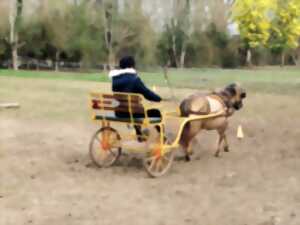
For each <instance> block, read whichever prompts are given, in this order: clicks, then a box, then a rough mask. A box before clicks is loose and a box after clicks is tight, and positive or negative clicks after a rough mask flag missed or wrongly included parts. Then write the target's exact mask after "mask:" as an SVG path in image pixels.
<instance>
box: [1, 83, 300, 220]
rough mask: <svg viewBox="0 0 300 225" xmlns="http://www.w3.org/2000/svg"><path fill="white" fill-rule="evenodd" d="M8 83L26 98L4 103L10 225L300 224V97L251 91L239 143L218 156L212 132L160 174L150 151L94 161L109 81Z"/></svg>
mask: <svg viewBox="0 0 300 225" xmlns="http://www.w3.org/2000/svg"><path fill="white" fill-rule="evenodd" d="M0 81H1V80H0ZM6 83H7V90H8V89H13V90H14V93H9V91H7V92H3V93H2V96H6V99H9V100H10V99H11V100H17V101H19V102H20V103H21V105H22V107H21V108H20V109H19V110H1V111H0V224H1V225H21V224H36V225H54V224H55V225H77V224H78V225H95V224H101V225H116V224H122V225H127V224H128V225H132V224H138V225H177V224H178V225H183V224H191V225H299V224H300V188H299V187H300V141H299V137H300V119H299V115H300V107H299V105H297V104H296V103H297V102H298V104H299V96H289V95H279V94H267V93H264V94H262V93H248V96H249V97H248V99H247V101H246V102H245V108H244V109H243V110H242V111H241V112H238V113H237V114H236V115H235V116H234V117H233V118H232V119H231V125H230V128H229V131H228V137H229V140H230V147H231V149H230V150H231V152H229V153H222V155H221V157H220V158H215V157H214V156H213V153H214V150H215V147H216V137H217V136H216V134H215V133H214V132H211V133H207V132H205V133H202V134H201V135H199V136H198V137H197V141H196V142H195V143H194V148H193V149H194V151H195V154H194V156H193V160H192V161H191V162H189V163H187V162H184V161H183V160H181V159H180V157H177V158H176V161H175V162H174V164H173V166H172V168H171V170H170V171H169V172H168V174H167V175H165V176H164V177H161V178H159V179H151V178H148V176H147V174H146V172H145V171H144V169H143V168H142V165H141V161H140V159H139V158H140V156H122V158H121V163H120V165H118V166H115V167H112V168H108V169H99V168H96V167H95V166H93V165H92V164H91V161H90V159H89V156H88V144H89V140H90V138H91V136H92V134H93V132H95V131H96V130H97V128H98V126H97V125H95V124H93V123H92V122H91V121H90V120H89V113H88V110H87V97H86V94H87V93H88V91H89V90H90V89H93V88H97V89H99V90H100V89H101V90H106V89H107V88H108V86H107V85H105V84H101V85H100V84H95V83H89V82H69V83H68V87H69V88H68V89H64V86H63V84H59V85H57V84H56V83H55V82H54V81H47V82H45V81H42V80H40V81H34V82H33V81H31V80H28V79H27V80H25V79H24V80H20V79H11V80H9V81H7V80H6ZM29 86H30V88H28V87H29ZM26 87H27V88H26ZM161 92H167V90H163V89H162V90H161ZM193 92H194V90H183V89H182V90H178V91H176V93H177V94H178V95H179V96H181V97H183V96H185V95H187V94H189V93H193ZM37 93H38V94H37ZM50 93H51V95H50ZM72 95H74V96H72ZM50 96H52V97H50ZM62 112H65V113H64V114H62ZM239 124H242V125H243V128H244V132H245V138H244V139H243V140H242V141H239V140H237V139H236V128H237V126H238V125H239ZM177 154H178V156H180V151H179V150H178V153H177Z"/></svg>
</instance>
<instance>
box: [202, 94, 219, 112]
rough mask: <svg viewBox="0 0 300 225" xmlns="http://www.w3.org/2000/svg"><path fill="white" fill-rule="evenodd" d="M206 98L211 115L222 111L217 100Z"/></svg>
mask: <svg viewBox="0 0 300 225" xmlns="http://www.w3.org/2000/svg"><path fill="white" fill-rule="evenodd" d="M206 98H207V101H208V104H209V107H210V112H211V113H216V112H219V111H221V110H223V105H222V103H221V102H219V101H218V100H217V99H214V98H211V97H209V96H207V97H206Z"/></svg>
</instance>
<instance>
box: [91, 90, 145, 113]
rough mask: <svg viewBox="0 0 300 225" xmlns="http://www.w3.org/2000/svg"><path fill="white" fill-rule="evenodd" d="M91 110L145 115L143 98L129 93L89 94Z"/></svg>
mask: <svg viewBox="0 0 300 225" xmlns="http://www.w3.org/2000/svg"><path fill="white" fill-rule="evenodd" d="M90 96H91V108H92V109H93V110H97V111H102V112H115V113H118V112H120V113H123V114H126V113H127V114H128V116H129V117H131V116H134V114H140V115H145V109H144V106H143V100H144V98H143V96H141V95H138V94H131V93H110V94H109V93H91V94H90Z"/></svg>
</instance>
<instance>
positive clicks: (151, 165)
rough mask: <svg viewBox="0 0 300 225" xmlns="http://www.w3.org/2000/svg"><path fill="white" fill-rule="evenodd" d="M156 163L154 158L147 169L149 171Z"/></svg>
mask: <svg viewBox="0 0 300 225" xmlns="http://www.w3.org/2000/svg"><path fill="white" fill-rule="evenodd" d="M155 164H156V159H155V158H154V159H153V160H152V161H151V164H150V166H149V170H150V171H151V170H152V169H153V167H154V166H155Z"/></svg>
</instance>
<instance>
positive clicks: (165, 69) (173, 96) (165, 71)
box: [163, 64, 179, 105]
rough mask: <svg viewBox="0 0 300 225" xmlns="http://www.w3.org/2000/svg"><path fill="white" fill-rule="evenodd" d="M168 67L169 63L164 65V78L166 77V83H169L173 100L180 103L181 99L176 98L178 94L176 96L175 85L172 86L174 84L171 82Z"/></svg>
mask: <svg viewBox="0 0 300 225" xmlns="http://www.w3.org/2000/svg"><path fill="white" fill-rule="evenodd" d="M168 67H169V64H167V65H166V66H165V67H164V73H163V74H164V79H165V82H166V84H167V87H168V88H169V90H170V93H171V99H172V101H173V102H174V103H175V104H176V105H178V103H179V100H178V99H177V98H176V96H175V93H174V89H173V86H172V84H171V82H170V79H169V76H168Z"/></svg>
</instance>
